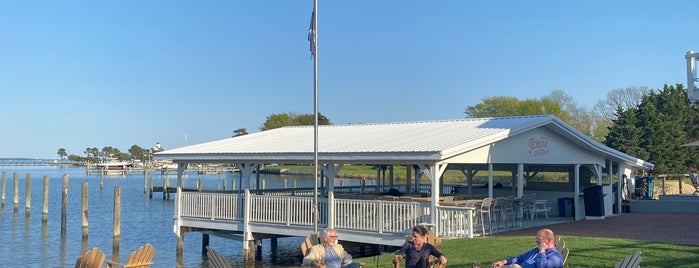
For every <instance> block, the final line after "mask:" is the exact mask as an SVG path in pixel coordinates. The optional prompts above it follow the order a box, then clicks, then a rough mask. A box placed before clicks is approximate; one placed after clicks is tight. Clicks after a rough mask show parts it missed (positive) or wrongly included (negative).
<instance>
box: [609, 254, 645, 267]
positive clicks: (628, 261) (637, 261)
mask: <svg viewBox="0 0 699 268" xmlns="http://www.w3.org/2000/svg"><path fill="white" fill-rule="evenodd" d="M638 267H641V252H640V251H636V253H634V254H631V255H629V256H628V257H626V258H625V259H623V260H620V261H619V262H617V263H616V265H614V268H638Z"/></svg>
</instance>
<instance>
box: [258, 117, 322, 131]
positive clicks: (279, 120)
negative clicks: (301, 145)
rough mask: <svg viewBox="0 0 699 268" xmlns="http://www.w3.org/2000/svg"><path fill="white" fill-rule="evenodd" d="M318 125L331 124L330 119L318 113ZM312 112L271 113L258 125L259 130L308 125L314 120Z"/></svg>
mask: <svg viewBox="0 0 699 268" xmlns="http://www.w3.org/2000/svg"><path fill="white" fill-rule="evenodd" d="M318 114H319V116H318V125H331V124H332V123H330V119H328V118H327V117H325V116H323V114H321V113H318ZM314 121H315V118H314V117H313V114H294V113H284V114H272V115H270V116H268V117H267V120H265V122H264V123H263V124H262V126H260V130H261V131H265V130H270V129H275V128H280V127H285V126H308V125H313V124H314V123H315V122H314Z"/></svg>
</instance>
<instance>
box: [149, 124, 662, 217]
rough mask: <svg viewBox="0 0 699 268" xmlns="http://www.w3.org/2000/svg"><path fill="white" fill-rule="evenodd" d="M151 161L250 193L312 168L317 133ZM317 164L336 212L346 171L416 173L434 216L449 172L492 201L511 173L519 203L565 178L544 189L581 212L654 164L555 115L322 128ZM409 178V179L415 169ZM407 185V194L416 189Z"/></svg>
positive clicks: (258, 137)
mask: <svg viewBox="0 0 699 268" xmlns="http://www.w3.org/2000/svg"><path fill="white" fill-rule="evenodd" d="M154 157H155V158H156V159H163V160H165V159H167V160H172V162H173V163H177V164H178V183H177V185H181V174H182V173H183V172H184V170H185V168H186V166H187V165H188V164H197V163H226V164H235V166H237V167H238V168H239V169H240V171H241V173H242V177H243V178H244V179H243V181H244V182H245V183H244V185H240V186H241V187H242V189H251V186H252V185H251V183H249V182H250V178H251V175H252V174H253V173H254V171H255V170H256V169H258V168H259V167H260V166H261V165H265V164H302V165H312V164H313V163H314V127H313V126H291V127H282V128H278V129H272V130H267V131H262V132H258V133H252V134H248V135H243V136H238V137H232V138H226V139H222V140H217V141H212V142H206V143H202V144H196V145H190V146H186V147H181V148H176V149H171V150H166V151H163V152H159V153H156V154H155V155H154ZM318 164H319V167H320V169H321V170H322V172H323V173H324V175H325V176H326V177H327V181H326V182H325V184H326V185H327V190H328V193H329V194H328V197H327V198H328V204H333V194H332V193H333V186H334V183H333V181H334V179H335V177H336V175H337V174H338V172H340V170H341V169H342V168H343V166H344V165H352V164H367V165H376V166H389V167H391V166H396V165H401V166H406V167H417V170H418V171H420V172H422V173H423V174H424V175H426V176H427V177H428V178H429V179H430V181H431V185H430V186H431V187H430V189H431V191H430V192H429V195H430V197H431V201H430V202H431V203H430V205H429V206H430V208H431V209H432V210H433V211H434V209H435V208H436V207H438V206H439V199H440V195H442V194H445V193H444V191H443V190H441V189H442V187H441V186H442V183H443V181H442V180H441V178H442V175H443V174H444V172H445V171H446V170H448V169H456V170H460V171H461V172H462V173H463V174H464V175H465V177H466V178H467V180H468V186H471V187H469V189H470V188H472V184H471V183H472V179H473V177H474V176H475V174H476V173H477V172H479V171H484V172H485V171H487V173H488V183H487V193H488V196H490V197H492V196H493V194H494V187H493V172H494V171H509V172H511V174H512V184H511V185H512V190H513V191H514V194H515V195H516V196H520V197H521V196H522V195H523V194H524V189H525V186H526V185H527V184H528V181H529V180H530V179H531V178H533V177H534V175H536V174H538V173H539V172H565V173H567V174H568V181H567V182H565V183H557V184H554V185H555V186H554V187H553V188H552V187H550V186H545V185H542V184H539V186H540V187H543V188H544V189H564V190H563V192H565V193H567V196H569V197H572V198H573V202H574V206H575V207H576V208H581V207H582V204H581V200H582V198H581V194H580V193H581V190H582V189H581V187H584V186H586V185H590V184H594V183H596V184H597V185H602V183H603V181H608V183H609V184H608V185H607V186H608V188H609V189H612V187H613V184H612V182H613V181H614V180H613V178H630V177H631V176H632V174H635V173H637V172H643V171H645V170H652V169H653V164H652V163H650V162H647V161H644V160H642V159H638V158H636V157H634V156H630V155H627V154H625V153H622V152H620V151H617V150H615V149H612V148H609V147H607V146H604V145H602V144H600V143H598V142H596V141H594V140H592V139H591V138H589V137H587V136H586V135H584V134H582V133H581V132H579V131H577V130H576V129H575V128H573V127H571V126H570V125H568V124H566V123H565V122H563V121H562V120H560V119H558V118H556V117H555V116H553V115H539V116H517V117H501V118H474V119H458V120H435V121H415V122H399V123H375V124H345V125H323V126H319V127H318ZM407 172H408V174H410V169H408V171H407ZM416 175H417V174H416ZM408 177H410V176H408ZM416 178H418V179H419V178H420V176H416ZM605 178H607V179H606V180H605ZM377 179H378V178H377ZM418 181H419V180H418ZM617 181H618V182H623V181H624V180H623V179H622V180H619V179H617ZM382 183H385V182H382ZM391 184H392V180H391ZM406 184H407V185H406V190H407V191H408V192H409V191H410V187H411V183H410V181H408V182H406ZM543 184H547V183H543ZM532 185H534V183H532ZM391 186H393V185H391ZM615 186H616V191H617V192H621V191H622V183H617V184H616V185H615ZM435 189H437V190H435ZM605 198H606V199H607V198H608V199H609V201H610V204H609V205H607V208H606V209H607V210H608V211H609V213H611V211H612V207H611V203H612V202H611V198H612V196H611V195H609V196H608V197H605ZM615 199H616V202H613V203H614V204H616V206H617V208H616V211H622V210H621V202H620V201H621V200H620V199H621V195H616V196H615ZM326 209H327V211H325V213H327V214H326V215H328V217H327V227H334V221H335V219H336V217H335V211H334V209H335V208H334V206H333V205H328V206H327V208H326ZM437 217H438V216H437V214H436V213H432V214H431V215H430V219H429V222H430V223H436V222H437V221H438V218H437ZM574 217H575V219H576V220H578V219H582V218H583V217H584V213H583V212H582V209H577V210H576V212H575V215H574Z"/></svg>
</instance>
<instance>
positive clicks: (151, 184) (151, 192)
mask: <svg viewBox="0 0 699 268" xmlns="http://www.w3.org/2000/svg"><path fill="white" fill-rule="evenodd" d="M149 197H150V199H153V177H150V191H149Z"/></svg>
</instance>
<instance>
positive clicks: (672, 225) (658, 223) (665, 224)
mask: <svg viewBox="0 0 699 268" xmlns="http://www.w3.org/2000/svg"><path fill="white" fill-rule="evenodd" d="M698 226H699V214H661V213H624V214H621V215H616V216H611V217H607V218H605V219H604V220H581V221H575V222H567V223H558V224H552V225H545V226H538V227H531V228H527V229H521V230H516V231H511V232H504V233H501V234H497V235H498V236H521V235H531V236H534V235H535V234H536V231H537V230H538V229H541V228H551V230H553V232H554V233H556V234H559V235H563V236H566V235H575V236H589V237H609V238H626V239H637V240H647V241H654V242H662V243H670V244H680V245H693V246H699V232H698V230H699V228H697V227H698Z"/></svg>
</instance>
